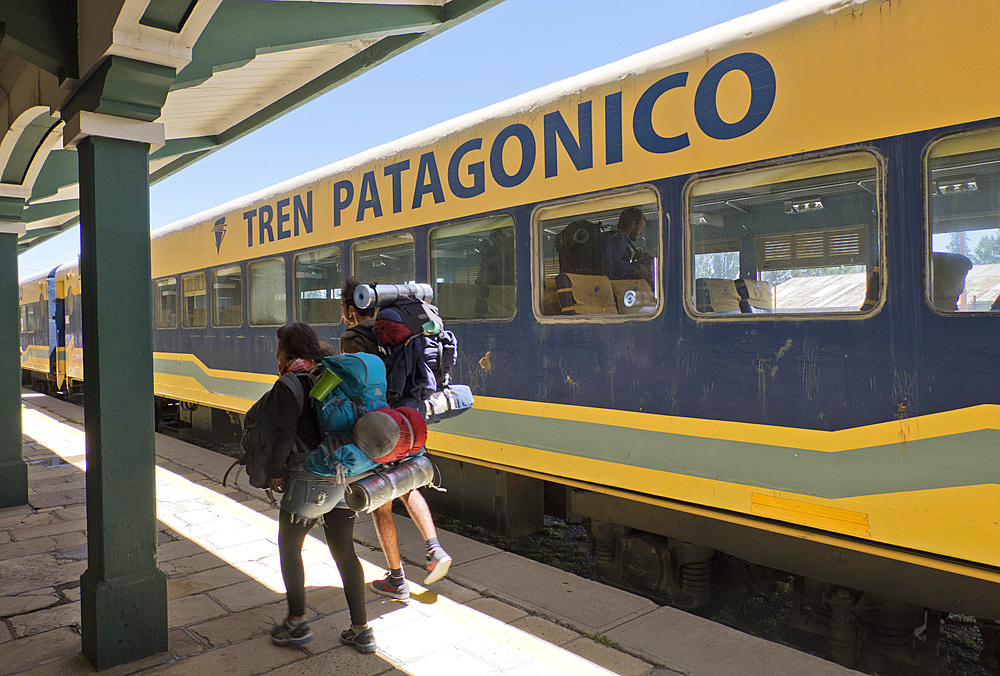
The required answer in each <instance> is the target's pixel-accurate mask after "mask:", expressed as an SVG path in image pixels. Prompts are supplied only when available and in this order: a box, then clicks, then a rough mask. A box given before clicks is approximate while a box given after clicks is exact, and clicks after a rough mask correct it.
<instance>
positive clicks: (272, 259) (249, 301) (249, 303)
mask: <svg viewBox="0 0 1000 676" xmlns="http://www.w3.org/2000/svg"><path fill="white" fill-rule="evenodd" d="M274 263H278V264H279V265H280V268H281V291H282V293H281V294H280V295H281V300H280V305H281V312H282V314H283V315H284V316H283V317H282V318H281V319H280V320H279V321H275V322H271V321H267V322H260V321H254V293H255V292H254V277H253V269H254V267H256V266H261V265H266V264H274ZM244 286H245V287H246V309H245V310H244V311H242V312H241V315H243V316H244V317H245V318H246V322H247V325H248V326H284V325H285V324H287V323H288V262H287V261H286V259H285V257H284V256H268V257H267V258H259V259H257V260H255V261H249V262H247V270H246V283H245V284H244ZM276 300H277V299H276Z"/></svg>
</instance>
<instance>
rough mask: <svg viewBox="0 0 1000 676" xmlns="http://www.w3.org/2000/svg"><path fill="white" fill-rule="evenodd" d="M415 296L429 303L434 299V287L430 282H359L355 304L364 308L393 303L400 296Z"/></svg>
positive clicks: (355, 291)
mask: <svg viewBox="0 0 1000 676" xmlns="http://www.w3.org/2000/svg"><path fill="white" fill-rule="evenodd" d="M407 296H413V297H415V298H417V299H418V300H425V301H427V302H428V303H429V302H431V301H432V300H434V289H433V288H432V287H431V285H430V284H424V283H419V284H418V283H417V282H411V283H409V284H359V285H358V287H357V288H356V289H355V290H354V304H355V305H357V306H358V307H359V308H361V309H362V310H366V309H368V308H370V307H374V306H376V305H378V306H380V307H383V306H385V305H391V304H392V303H395V302H396V301H397V300H399V299H400V298H406V297H407Z"/></svg>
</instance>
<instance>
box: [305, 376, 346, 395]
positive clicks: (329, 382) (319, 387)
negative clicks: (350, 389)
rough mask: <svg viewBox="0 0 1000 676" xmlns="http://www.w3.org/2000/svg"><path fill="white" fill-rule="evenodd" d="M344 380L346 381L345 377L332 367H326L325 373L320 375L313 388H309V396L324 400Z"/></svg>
mask: <svg viewBox="0 0 1000 676" xmlns="http://www.w3.org/2000/svg"><path fill="white" fill-rule="evenodd" d="M342 382H344V379H343V378H341V377H340V376H338V375H337V374H336V373H334V372H333V371H331V370H330V369H326V370H325V371H323V375H321V376H320V377H319V380H317V381H316V384H315V385H313V388H312V389H311V390H309V396H310V397H312V398H313V399H317V400H319V401H323V400H324V399H326V396H327V395H328V394H330V392H332V391H333V388H335V387H336V386H337V385H339V384H340V383H342Z"/></svg>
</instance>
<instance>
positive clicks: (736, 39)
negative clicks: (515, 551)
mask: <svg viewBox="0 0 1000 676" xmlns="http://www.w3.org/2000/svg"><path fill="white" fill-rule="evenodd" d="M998 32H1000V12H998V11H997V9H996V7H995V5H994V3H993V2H991V0H966V1H965V2H962V3H946V2H944V1H943V0H895V1H893V2H886V1H882V0H790V1H788V2H783V3H780V4H778V5H775V6H773V7H771V8H768V9H764V10H761V11H759V12H755V13H753V14H750V15H747V16H745V17H742V18H739V19H735V20H733V21H730V22H727V23H725V24H721V25H719V26H716V27H714V28H710V29H707V30H705V31H701V32H699V33H695V34H693V35H690V36H688V37H685V38H682V39H680V40H676V41H673V42H670V43H667V44H665V45H662V46H661V47H657V48H654V49H651V50H648V51H646V52H643V53H640V54H637V55H635V56H633V57H629V58H626V59H623V60H621V61H618V62H615V63H612V64H609V65H607V66H604V67H601V68H598V69H595V70H592V71H589V72H586V73H583V74H581V75H579V76H576V77H573V78H569V79H567V80H564V81H561V82H558V83H555V84H553V85H550V86H547V87H543V88H541V89H538V90H535V91H532V92H529V93H526V94H524V95H522V96H519V97H516V98H513V99H511V100H508V101H505V102H502V103H499V104H496V105H494V106H491V107H488V108H485V109H482V110H480V111H476V112H474V113H471V114H469V115H466V116H463V117H460V118H457V119H455V120H451V121H448V122H444V123H442V124H439V125H437V126H434V127H431V128H429V129H427V130H425V131H422V132H419V133H416V134H413V135H411V136H408V137H406V138H403V139H400V140H399V141H396V142H393V143H389V144H386V145H383V146H380V147H377V148H374V149H372V150H370V151H366V152H364V153H361V154H359V155H356V156H353V157H350V158H347V159H344V160H341V161H339V162H336V163H334V164H331V165H329V166H326V167H323V168H320V169H317V170H315V171H311V172H309V173H306V174H303V175H301V176H299V177H296V178H293V179H290V180H288V181H285V182H283V183H281V184H278V185H275V186H273V187H271V188H268V189H266V190H262V191H259V192H257V193H254V194H251V195H248V196H246V197H244V198H240V199H237V200H234V201H232V202H229V203H227V204H223V205H221V206H219V207H218V208H216V209H212V210H209V211H206V212H203V213H200V214H197V215H195V216H192V217H190V218H188V219H185V220H183V221H180V222H177V223H174V224H172V225H170V226H166V227H165V228H162V229H159V230H157V231H155V232H154V233H153V234H152V278H151V280H150V284H151V299H152V315H153V340H154V382H155V394H156V396H157V402H158V405H159V406H160V408H161V412H162V415H161V419H162V420H163V421H169V424H170V425H173V426H174V427H175V428H177V429H181V428H183V429H186V430H188V431H189V432H190V431H191V430H196V431H201V432H202V433H204V434H208V435H216V436H219V437H220V438H225V437H227V436H228V437H232V436H233V435H234V434H236V433H237V432H238V430H239V423H240V416H241V414H242V413H243V412H244V411H246V409H247V408H248V407H249V406H250V405H251V404H252V403H253V401H255V400H256V398H257V397H258V396H259V395H260V394H261V393H262V392H263V391H264V390H266V389H267V388H268V387H269V386H270V384H271V383H272V382H273V381H274V378H275V374H274V369H275V361H274V352H275V330H276V328H277V327H279V326H281V325H283V324H285V323H286V322H289V321H304V322H307V323H309V324H311V325H313V326H314V327H316V328H317V330H318V331H319V332H320V334H321V336H323V337H324V338H325V339H327V340H329V341H330V342H331V343H333V344H336V341H337V338H338V337H339V335H340V333H341V332H342V331H343V328H344V326H343V322H342V318H341V308H340V296H339V293H340V291H339V290H340V287H341V285H342V283H343V281H344V280H345V279H346V278H347V277H349V276H353V277H357V278H358V279H360V280H361V281H363V282H377V283H396V282H405V281H411V280H413V281H420V282H426V283H429V284H431V285H432V286H433V288H434V302H435V303H436V304H437V305H438V307H439V309H440V311H441V315H442V317H443V318H444V320H445V321H446V323H447V328H449V329H450V330H452V331H453V332H454V333H455V335H456V337H457V339H458V341H459V347H460V356H459V361H458V364H457V365H456V367H455V368H454V370H453V377H454V379H455V380H456V381H457V382H463V383H468V384H469V385H470V386H471V387H472V390H473V392H474V394H475V396H476V406H475V407H474V409H473V410H471V411H469V412H467V413H465V414H464V415H462V416H459V417H456V418H454V419H451V420H447V421H444V422H442V423H439V424H436V425H433V426H432V430H431V433H430V436H429V441H428V448H429V450H430V452H431V454H432V456H433V457H434V459H435V462H436V463H437V464H438V466H439V469H440V471H441V474H442V476H443V478H444V482H445V485H447V486H448V487H449V492H448V493H447V494H444V495H434V496H429V499H430V500H431V503H432V506H433V507H434V509H435V510H436V511H437V512H440V513H449V514H453V515H456V516H457V517H459V518H462V519H464V520H467V521H471V522H476V523H484V524H486V525H490V526H492V527H495V528H498V529H500V530H503V531H504V532H507V533H508V534H518V533H522V532H527V531H529V530H531V529H532V528H536V527H537V526H538V525H539V524H540V521H541V517H542V515H543V514H546V513H547V514H557V513H558V514H563V515H570V516H572V517H573V518H580V519H582V520H583V521H584V522H585V523H586V524H587V528H588V533H589V535H590V538H591V542H592V546H593V549H594V552H595V559H596V565H597V570H598V573H599V575H600V577H601V578H602V579H603V580H605V581H607V582H609V583H611V584H614V585H617V586H620V587H623V588H626V589H630V590H633V591H635V592H637V593H639V594H643V595H645V596H647V597H649V598H651V599H654V600H657V601H659V602H663V603H671V604H674V605H676V606H679V607H682V608H687V609H692V610H698V609H706V608H711V607H712V606H713V605H714V604H717V603H719V602H720V600H721V599H723V598H725V596H726V594H727V593H729V592H727V591H726V589H727V588H729V589H732V588H734V587H735V588H737V589H738V590H741V593H744V594H749V593H752V592H753V591H755V590H757V589H760V588H761V587H763V586H765V585H767V584H768V583H769V582H770V581H772V580H774V579H775V577H774V572H775V571H780V572H781V574H783V575H791V576H792V579H793V580H794V585H793V591H794V593H793V600H792V608H791V611H790V612H789V615H788V616H787V617H786V618H785V620H784V624H783V631H784V632H785V633H786V634H787V636H789V637H790V639H791V640H796V641H799V642H801V643H804V644H808V645H812V646H814V647H815V649H817V650H820V651H823V652H824V653H825V654H827V655H828V656H830V657H831V659H834V660H836V661H837V662H840V663H842V664H845V665H848V666H852V667H856V668H861V669H866V670H869V671H880V670H881V671H887V672H891V673H942V671H943V670H944V669H945V668H946V667H944V666H942V658H941V656H940V654H939V645H938V642H939V634H940V626H941V618H942V616H943V614H946V613H957V614H962V615H967V616H972V617H975V618H977V619H976V621H977V623H978V625H979V628H980V632H981V634H982V637H983V641H984V644H985V646H986V647H985V649H984V652H983V656H982V660H983V662H984V663H985V664H989V665H992V666H993V667H994V668H996V665H997V664H998V661H997V660H998V658H1000V652H998V645H1000V632H998V627H997V624H996V622H995V619H994V618H1000V586H998V585H1000V525H998V524H1000V522H998V520H997V518H996V505H997V504H1000V487H998V485H1000V469H998V467H1000V464H998V463H997V461H996V456H997V452H998V449H1000V358H998V357H1000V354H998V350H1000V90H997V88H995V87H991V86H988V77H987V76H986V73H987V72H988V64H991V63H995V62H997V61H998V60H1000V43H998V42H997V41H996V40H995V35H996V34H997V33H998ZM994 57H996V58H994ZM637 213H638V214H640V215H641V218H636V217H635V214H637ZM626 214H630V215H629V216H626ZM625 221H629V222H631V223H635V224H637V225H636V226H635V227H632V226H630V225H629V224H628V223H626V222H625ZM564 232H565V233H566V234H565V235H564V234H563V233H564ZM626 240H627V241H626ZM615 241H617V244H616V246H618V247H619V253H621V251H625V252H626V253H625V254H624V255H622V256H620V259H621V260H617V261H616V262H617V263H618V265H616V268H618V269H616V270H615V272H613V273H612V272H611V269H610V268H601V267H599V265H598V262H595V261H598V260H599V259H602V257H603V256H604V253H603V252H604V251H608V250H611V248H612V242H615ZM598 246H599V247H603V248H602V249H600V253H598V254H595V251H598V249H596V248H594V247H598ZM616 255H617V254H616ZM588 256H589V257H590V262H589V263H585V262H583V261H585V259H587V258H588ZM605 262H606V261H605ZM622 270H624V272H623V271H622ZM78 294H79V286H78V280H77V267H76V266H74V265H72V264H70V265H67V266H60V267H59V268H56V269H55V270H53V271H51V272H50V273H48V274H45V275H41V276H39V277H37V278H33V279H29V280H26V281H25V282H24V283H22V286H21V301H20V302H21V322H22V325H21V329H22V355H21V359H22V365H23V368H24V373H25V378H26V380H34V381H35V382H36V383H38V384H45V385H47V386H49V387H52V388H57V387H66V386H69V387H72V386H73V385H74V384H78V383H79V382H80V378H81V377H82V374H81V373H79V371H78V370H77V369H76V365H77V364H79V363H80V362H79V359H78V358H77V354H78V351H79V350H80V349H81V345H80V341H79V332H78V328H77V327H78V317H77V313H79V311H80V306H81V302H80V297H79V295H78ZM63 315H64V316H63ZM170 411H173V413H169V412H170ZM171 416H172V417H171Z"/></svg>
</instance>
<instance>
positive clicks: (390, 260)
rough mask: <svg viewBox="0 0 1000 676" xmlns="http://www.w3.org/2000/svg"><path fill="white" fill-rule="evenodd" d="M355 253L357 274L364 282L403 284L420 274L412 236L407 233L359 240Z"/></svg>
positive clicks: (355, 271) (355, 272)
mask: <svg viewBox="0 0 1000 676" xmlns="http://www.w3.org/2000/svg"><path fill="white" fill-rule="evenodd" d="M352 256H353V261H352V263H353V270H354V276H355V277H357V278H358V279H359V280H361V282H362V283H365V284H372V283H374V284H401V283H403V282H408V281H411V280H413V279H414V278H415V277H416V274H417V273H416V269H417V268H416V253H415V250H414V247H413V235H410V234H408V233H401V234H398V235H392V236H390V237H380V238H379V239H371V240H368V241H367V242H358V243H357V244H355V245H354V249H353V252H352Z"/></svg>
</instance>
